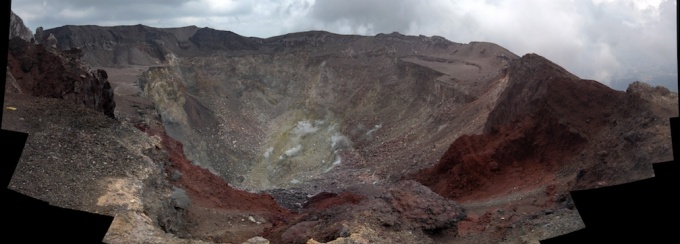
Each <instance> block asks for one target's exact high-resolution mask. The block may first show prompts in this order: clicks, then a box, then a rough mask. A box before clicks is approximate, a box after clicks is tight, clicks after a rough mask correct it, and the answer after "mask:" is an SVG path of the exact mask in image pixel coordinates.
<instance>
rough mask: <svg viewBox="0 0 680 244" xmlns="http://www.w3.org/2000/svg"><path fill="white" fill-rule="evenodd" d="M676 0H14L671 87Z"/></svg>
mask: <svg viewBox="0 0 680 244" xmlns="http://www.w3.org/2000/svg"><path fill="white" fill-rule="evenodd" d="M676 5H677V2H676V1H670V0H665V1H664V0H617V1H614V0H576V1H569V0H551V1H545V0H523V1H511V0H493V1H490V0H489V1H477V0H457V1H449V0H429V1H412V0H374V1H366V0H280V1H279V0H262V1H239V0H233V1H223V0H191V1H181V0H171V1H160V0H159V1H143V0H134V1H133V0H123V1H87V0H62V1H58V2H56V1H39V0H23V1H14V2H13V9H14V11H15V12H16V13H17V14H18V15H19V16H21V17H22V18H23V19H24V21H25V23H26V24H27V25H28V27H29V28H31V29H35V28H36V27H38V26H44V27H46V28H52V27H57V26H62V25H66V24H79V25H82V24H95V25H132V24H139V23H141V24H145V25H149V26H156V27H176V26H187V25H196V26H201V27H202V26H208V27H212V28H216V29H223V30H231V31H234V32H236V33H239V34H241V35H245V36H257V37H269V36H274V35H280V34H285V33H289V32H297V31H307V30H326V31H330V32H335V33H341V34H361V35H375V34H378V33H390V32H393V31H398V32H400V33H403V34H410V35H420V34H423V35H439V36H444V37H446V38H447V39H449V40H451V41H455V42H461V43H467V42H470V41H488V42H494V43H497V44H499V45H501V46H503V47H505V48H508V49H509V50H511V51H512V52H514V53H516V54H518V55H523V54H525V53H537V54H540V55H542V56H545V57H546V58H548V59H550V60H552V61H554V62H556V63H557V64H560V65H562V66H564V67H565V68H566V69H568V70H570V71H572V72H573V73H575V74H576V75H578V76H580V77H582V78H587V79H595V80H598V81H600V82H603V83H605V84H607V85H609V86H611V87H613V88H615V89H625V88H626V86H627V85H628V83H629V82H631V81H634V80H642V81H645V82H649V83H652V84H655V85H664V86H666V87H669V88H671V89H672V90H676V91H677V89H678V88H677V73H678V70H677V56H676V53H677V40H676V33H677V29H676V24H675V23H676V16H677V11H676Z"/></svg>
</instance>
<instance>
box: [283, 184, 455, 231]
mask: <svg viewBox="0 0 680 244" xmlns="http://www.w3.org/2000/svg"><path fill="white" fill-rule="evenodd" d="M367 187H371V188H376V189H375V191H376V192H375V193H374V194H371V195H369V196H362V195H360V194H357V193H350V192H343V193H341V194H331V193H322V194H319V195H317V196H314V197H312V198H311V199H310V202H309V203H308V204H306V206H307V211H306V212H305V213H304V214H303V215H302V216H301V217H300V218H299V219H297V220H296V221H294V222H293V223H294V224H293V225H291V226H289V227H286V228H284V229H283V230H282V231H281V232H276V231H274V233H273V234H272V235H270V239H271V240H273V241H278V242H281V243H308V242H307V241H309V240H310V239H312V240H314V241H319V242H330V241H333V240H336V239H338V240H342V239H348V238H349V239H351V237H352V236H354V235H361V234H362V233H363V234H365V232H370V233H371V234H369V235H367V236H364V237H363V238H362V239H365V240H366V241H369V242H385V243H395V242H406V243H414V242H418V243H431V242H433V238H436V237H437V236H438V235H440V234H443V233H446V234H447V235H448V236H455V234H456V233H457V228H456V224H457V223H458V222H459V221H461V220H462V219H464V218H465V217H466V213H465V210H464V209H463V208H461V207H460V206H459V205H458V204H457V203H455V202H453V201H451V200H448V199H446V198H443V197H441V196H438V195H437V194H435V193H434V192H432V191H431V190H430V189H428V188H427V187H425V186H423V185H421V184H419V183H417V182H414V181H401V182H397V183H396V184H394V185H392V186H389V187H386V188H382V187H375V186H367ZM366 228H368V230H367V229H366ZM387 233H400V234H387ZM279 234H280V236H279Z"/></svg>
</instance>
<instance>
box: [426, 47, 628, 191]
mask: <svg viewBox="0 0 680 244" xmlns="http://www.w3.org/2000/svg"><path fill="white" fill-rule="evenodd" d="M506 72H508V73H509V81H508V82H509V84H508V88H507V89H506V90H505V91H504V92H503V94H502V95H501V97H500V98H499V102H498V106H497V107H496V108H495V109H494V110H493V111H492V112H491V114H490V115H489V119H488V122H487V125H486V130H487V131H486V132H485V133H484V134H482V135H464V136H461V137H460V138H458V139H457V140H456V141H454V142H453V144H451V146H450V147H449V149H448V150H447V151H446V152H445V154H444V155H443V156H442V158H441V159H440V161H439V162H438V163H437V164H436V165H434V166H433V167H431V168H427V169H424V170H422V171H420V172H418V173H416V174H415V175H414V176H413V178H414V179H416V180H417V181H419V182H421V183H422V184H424V185H426V186H428V187H430V188H431V189H432V190H433V191H434V192H437V193H439V194H441V195H442V196H445V197H449V198H453V199H456V200H458V201H461V202H464V201H467V200H480V199H484V198H487V197H492V196H496V195H503V194H507V193H509V192H508V191H509V190H516V189H518V188H519V189H531V188H535V187H539V186H545V185H547V184H549V183H551V182H553V183H554V182H555V176H554V174H555V172H557V170H559V169H560V168H561V167H562V166H564V164H565V163H567V162H569V159H570V158H571V157H572V156H574V155H576V154H577V153H578V152H579V151H581V150H582V149H583V147H584V146H585V145H586V144H587V142H588V139H589V137H590V136H591V135H593V134H595V133H597V131H598V130H599V129H600V128H602V126H604V125H605V124H606V123H607V121H608V116H609V114H610V113H611V111H613V110H614V106H616V104H618V103H619V102H620V101H621V100H622V99H623V96H624V94H623V93H622V92H617V91H614V90H612V89H610V88H608V87H606V86H604V85H602V84H599V83H597V82H595V81H591V80H581V79H578V78H577V77H575V76H573V75H571V74H569V73H566V71H564V70H563V69H561V68H560V67H559V66H557V65H555V64H553V63H551V62H550V61H548V60H545V59H543V58H542V57H540V56H538V55H525V56H524V57H522V58H521V59H520V60H517V61H516V62H513V63H512V64H511V65H510V66H509V68H508V70H507V71H506Z"/></svg>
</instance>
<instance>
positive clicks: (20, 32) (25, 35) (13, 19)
mask: <svg viewBox="0 0 680 244" xmlns="http://www.w3.org/2000/svg"><path fill="white" fill-rule="evenodd" d="M14 37H19V38H21V39H22V40H24V41H27V42H32V41H33V33H31V30H30V29H28V27H26V26H25V25H24V21H23V20H22V19H21V17H19V16H18V15H16V14H14V11H10V19H9V39H12V38H14Z"/></svg>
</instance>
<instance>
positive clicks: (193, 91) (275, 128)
mask: <svg viewBox="0 0 680 244" xmlns="http://www.w3.org/2000/svg"><path fill="white" fill-rule="evenodd" d="M45 34H52V35H54V36H55V37H56V38H57V40H58V44H57V45H58V47H59V48H61V49H71V48H80V49H82V50H83V53H85V56H84V57H83V61H84V62H86V63H88V64H90V65H92V66H98V67H121V66H122V67H131V66H143V67H149V66H153V67H152V68H149V69H148V70H147V71H145V72H144V73H143V74H141V75H140V78H139V79H138V80H137V83H136V85H137V86H139V88H140V89H141V90H142V91H143V92H142V94H141V96H143V97H146V98H149V99H150V100H151V101H153V102H154V103H155V106H156V108H157V110H158V111H159V113H160V114H161V117H162V119H163V122H164V126H165V128H166V129H167V131H168V132H169V134H170V135H171V136H172V137H174V138H176V139H178V140H179V141H181V142H182V143H183V144H184V146H185V154H187V155H188V157H189V159H190V160H192V161H193V162H194V163H195V164H197V165H200V166H202V167H204V168H208V169H210V170H211V171H212V172H214V173H216V174H218V175H220V176H222V177H223V178H225V179H227V180H228V181H229V182H230V183H231V184H232V185H235V186H238V187H241V188H245V189H253V190H263V189H273V188H282V187H283V188H289V187H293V186H296V185H299V184H300V183H302V182H309V181H321V182H319V184H330V183H334V182H337V184H344V183H345V182H346V181H344V180H342V179H343V178H347V177H351V178H354V179H357V181H356V183H376V182H378V181H381V182H387V181H391V180H394V179H397V178H398V176H399V175H402V174H403V173H405V172H407V171H412V170H416V169H418V168H420V167H424V166H427V165H428V164H431V163H434V162H436V160H437V159H438V157H439V156H440V155H441V154H442V153H443V150H444V149H445V148H446V146H448V145H449V144H450V143H451V142H452V141H453V140H454V139H455V138H456V137H457V136H458V135H460V134H464V133H468V134H471V133H472V134H474V133H480V132H481V131H482V127H483V126H482V122H483V121H485V120H486V119H485V116H486V114H488V111H489V110H490V109H491V108H492V107H493V106H494V102H495V99H496V97H497V96H498V93H499V92H500V90H502V86H503V76H504V74H503V67H504V66H505V65H506V64H507V62H509V61H510V60H512V59H516V58H518V57H517V56H516V55H515V54H513V53H511V52H509V51H507V50H506V49H504V48H502V47H500V46H498V45H495V44H492V43H470V44H460V43H454V42H450V41H448V40H446V39H444V38H441V37H436V36H435V37H425V36H404V35H401V34H399V33H392V34H379V35H376V36H373V37H367V36H347V35H337V34H332V33H328V32H321V31H311V32H302V33H293V34H287V35H283V36H277V37H271V38H267V39H259V38H249V37H242V36H239V35H237V34H235V33H232V32H228V31H218V30H213V29H209V28H196V27H184V28H173V29H158V28H152V27H147V26H143V25H136V26H119V27H97V26H64V27H60V28H55V29H51V30H46V31H45ZM110 73H111V72H110ZM113 79H114V78H111V80H113ZM442 130H446V131H455V132H456V133H438V132H441V131H442ZM414 144H416V145H422V146H415V147H414V146H413V145H414ZM322 145H323V146H322ZM376 161H379V162H381V163H375V162H376ZM337 168H348V170H342V171H340V172H341V173H340V174H335V173H333V172H332V171H337ZM328 172H331V173H328ZM325 173H328V174H325ZM334 184H336V183H334ZM328 187H332V186H330V185H328V186H326V187H324V188H328ZM344 187H345V186H338V188H344Z"/></svg>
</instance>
